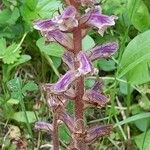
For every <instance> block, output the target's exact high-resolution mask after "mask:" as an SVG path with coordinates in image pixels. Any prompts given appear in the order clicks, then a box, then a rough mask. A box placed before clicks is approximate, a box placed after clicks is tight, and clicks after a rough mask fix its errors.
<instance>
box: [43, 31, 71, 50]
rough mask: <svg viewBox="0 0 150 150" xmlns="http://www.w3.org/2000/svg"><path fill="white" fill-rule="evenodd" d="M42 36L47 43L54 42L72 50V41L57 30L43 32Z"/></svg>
mask: <svg viewBox="0 0 150 150" xmlns="http://www.w3.org/2000/svg"><path fill="white" fill-rule="evenodd" d="M42 34H43V36H44V37H45V38H46V39H47V41H56V42H58V43H59V44H61V45H62V46H64V47H65V48H67V49H73V40H72V38H71V37H70V36H69V35H67V34H66V33H63V32H61V31H59V30H55V31H49V32H43V33H42Z"/></svg>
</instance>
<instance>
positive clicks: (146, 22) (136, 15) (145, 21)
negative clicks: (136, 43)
mask: <svg viewBox="0 0 150 150" xmlns="http://www.w3.org/2000/svg"><path fill="white" fill-rule="evenodd" d="M127 7H128V15H129V19H130V20H131V22H132V24H133V25H134V26H135V28H136V29H138V30H139V31H141V32H142V31H145V30H146V29H148V28H149V27H150V13H149V11H148V8H147V7H146V5H145V4H144V2H143V0H128V6H127Z"/></svg>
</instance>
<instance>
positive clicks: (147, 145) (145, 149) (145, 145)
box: [134, 130, 150, 150]
mask: <svg viewBox="0 0 150 150" xmlns="http://www.w3.org/2000/svg"><path fill="white" fill-rule="evenodd" d="M134 140H135V143H136V145H137V147H138V148H139V150H150V130H148V131H147V132H146V133H142V134H140V135H138V136H136V137H134Z"/></svg>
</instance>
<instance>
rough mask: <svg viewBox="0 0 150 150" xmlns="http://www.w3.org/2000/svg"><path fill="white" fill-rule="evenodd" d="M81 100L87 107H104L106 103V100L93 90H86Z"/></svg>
mask: <svg viewBox="0 0 150 150" xmlns="http://www.w3.org/2000/svg"><path fill="white" fill-rule="evenodd" d="M83 100H84V101H85V103H86V104H87V105H95V106H100V107H104V106H105V105H106V104H107V103H108V101H109V100H108V98H107V97H106V96H104V95H102V94H101V93H99V92H97V91H94V90H87V91H86V92H85V93H84V95H83Z"/></svg>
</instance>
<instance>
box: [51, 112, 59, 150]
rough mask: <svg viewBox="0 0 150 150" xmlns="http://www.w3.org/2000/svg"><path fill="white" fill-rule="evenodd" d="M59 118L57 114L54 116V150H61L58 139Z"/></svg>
mask: <svg viewBox="0 0 150 150" xmlns="http://www.w3.org/2000/svg"><path fill="white" fill-rule="evenodd" d="M57 120H58V116H57V113H54V114H53V134H52V136H53V150H59V137H58V121H57Z"/></svg>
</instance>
